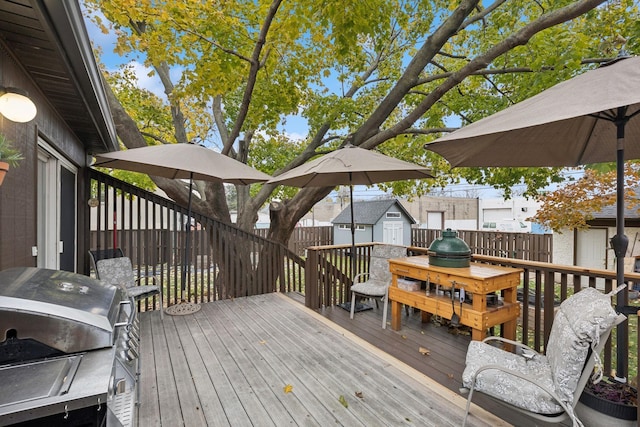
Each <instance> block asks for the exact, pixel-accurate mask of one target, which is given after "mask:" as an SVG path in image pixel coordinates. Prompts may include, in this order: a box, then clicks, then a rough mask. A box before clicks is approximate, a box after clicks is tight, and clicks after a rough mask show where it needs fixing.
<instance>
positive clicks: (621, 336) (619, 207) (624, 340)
mask: <svg viewBox="0 0 640 427" xmlns="http://www.w3.org/2000/svg"><path fill="white" fill-rule="evenodd" d="M625 113H626V108H624V107H621V108H619V109H618V120H617V121H616V128H617V139H618V147H617V153H616V154H617V158H616V235H615V236H614V237H613V239H611V244H612V246H613V251H614V253H615V255H616V286H620V285H622V284H624V257H625V255H626V254H627V247H628V246H629V239H628V238H627V236H625V234H624V126H625V123H626V119H625V118H624V115H625ZM627 295H628V292H627V291H626V290H624V291H620V292H618V293H617V295H616V309H617V310H618V311H620V310H622V309H623V308H624V307H625V306H626V305H627ZM616 346H617V352H616V353H617V359H616V375H615V379H616V380H617V381H620V382H626V380H627V378H626V376H627V366H628V364H629V360H628V359H629V354H628V353H629V329H628V327H627V322H623V323H621V324H620V325H618V329H617V333H616Z"/></svg>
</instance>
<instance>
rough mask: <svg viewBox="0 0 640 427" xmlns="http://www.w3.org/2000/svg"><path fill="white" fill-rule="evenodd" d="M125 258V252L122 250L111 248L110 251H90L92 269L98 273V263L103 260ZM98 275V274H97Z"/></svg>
mask: <svg viewBox="0 0 640 427" xmlns="http://www.w3.org/2000/svg"><path fill="white" fill-rule="evenodd" d="M123 256H124V252H123V251H122V249H121V248H109V249H91V250H89V260H90V261H91V268H92V269H93V271H96V272H97V270H96V262H98V261H100V260H101V259H107V258H120V257H123ZM96 275H97V273H96Z"/></svg>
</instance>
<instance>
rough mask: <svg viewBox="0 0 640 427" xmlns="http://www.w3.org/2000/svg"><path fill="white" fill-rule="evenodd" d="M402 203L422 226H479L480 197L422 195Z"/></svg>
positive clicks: (429, 227)
mask: <svg viewBox="0 0 640 427" xmlns="http://www.w3.org/2000/svg"><path fill="white" fill-rule="evenodd" d="M401 203H402V206H404V208H405V209H406V210H407V212H409V214H411V215H412V216H413V217H414V218H415V219H416V221H417V222H418V224H419V226H420V227H421V228H428V229H431V230H444V229H446V228H451V229H454V230H475V229H476V228H477V226H478V203H479V201H478V199H474V198H468V197H442V196H421V197H417V198H414V199H412V200H411V201H410V202H409V201H408V200H402V201H401Z"/></svg>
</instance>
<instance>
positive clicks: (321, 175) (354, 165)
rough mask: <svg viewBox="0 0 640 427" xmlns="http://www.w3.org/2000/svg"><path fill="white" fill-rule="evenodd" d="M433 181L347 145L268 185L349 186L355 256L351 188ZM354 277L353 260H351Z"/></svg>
mask: <svg viewBox="0 0 640 427" xmlns="http://www.w3.org/2000/svg"><path fill="white" fill-rule="evenodd" d="M422 178H433V175H431V171H430V170H429V169H427V168H425V167H424V166H420V165H416V164H414V163H409V162H405V161H403V160H399V159H396V158H393V157H389V156H385V155H384V154H380V153H377V152H375V151H371V150H366V149H364V148H360V147H356V146H355V145H352V144H347V145H345V146H344V147H342V148H339V149H337V150H335V151H332V152H331V153H329V154H325V155H324V156H321V157H318V158H317V159H315V160H312V161H310V162H309V163H305V164H303V165H300V166H298V167H296V168H293V169H291V170H290V171H287V172H285V173H283V174H281V175H278V176H277V177H275V178H273V179H271V180H270V181H269V182H268V183H269V184H283V185H290V186H293V187H335V186H338V185H348V186H349V199H350V200H351V201H352V202H351V203H350V209H351V253H352V254H355V223H354V220H353V218H354V215H353V186H354V185H372V184H376V183H380V182H390V181H401V180H406V179H422ZM351 260H352V264H351V269H352V273H355V256H352V257H351Z"/></svg>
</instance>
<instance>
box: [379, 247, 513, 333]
mask: <svg viewBox="0 0 640 427" xmlns="http://www.w3.org/2000/svg"><path fill="white" fill-rule="evenodd" d="M389 270H390V271H391V274H392V277H393V279H392V282H391V287H390V288H389V301H391V329H393V330H395V331H397V330H399V329H400V327H401V315H402V310H401V305H402V304H406V305H408V306H411V307H415V308H417V309H419V310H421V311H422V321H423V322H427V321H429V319H430V317H431V315H433V314H435V315H438V316H442V317H444V318H446V319H451V316H452V315H453V308H452V307H451V296H450V295H449V296H445V295H436V290H435V289H434V285H439V287H440V288H444V289H445V290H447V289H450V288H452V286H453V288H455V290H456V291H459V290H460V289H461V288H464V290H465V293H466V294H467V295H469V294H471V298H472V301H471V304H469V303H467V302H464V303H463V304H462V313H460V300H459V299H458V298H455V300H454V305H455V312H456V314H458V316H460V324H462V325H466V326H469V327H471V328H472V332H471V338H472V339H474V340H482V339H483V338H485V336H486V335H487V329H489V328H491V327H493V326H495V325H500V324H504V326H503V332H504V337H505V338H508V339H512V340H514V339H515V336H516V322H517V319H518V315H519V314H520V304H518V302H517V300H516V293H517V291H516V288H517V287H518V285H519V284H520V273H522V269H519V268H510V267H499V266H493V265H487V264H480V263H474V262H472V263H471V265H470V266H469V267H463V268H452V267H438V266H432V265H429V257H428V256H427V255H420V256H411V257H406V258H396V259H390V260H389ZM398 278H410V279H416V280H420V281H425V282H427V285H429V283H431V284H432V288H431V290H430V292H429V295H427V294H426V290H425V289H419V290H417V291H411V290H404V289H400V288H399V287H398ZM453 291H454V289H451V292H453ZM497 291H504V293H503V303H502V304H496V305H487V294H492V293H493V292H497Z"/></svg>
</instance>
